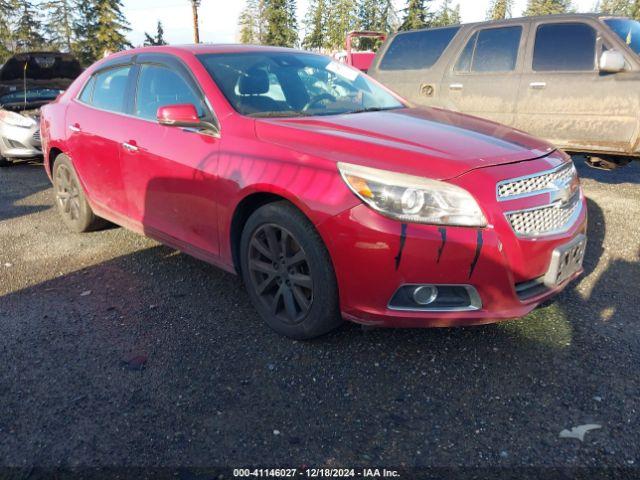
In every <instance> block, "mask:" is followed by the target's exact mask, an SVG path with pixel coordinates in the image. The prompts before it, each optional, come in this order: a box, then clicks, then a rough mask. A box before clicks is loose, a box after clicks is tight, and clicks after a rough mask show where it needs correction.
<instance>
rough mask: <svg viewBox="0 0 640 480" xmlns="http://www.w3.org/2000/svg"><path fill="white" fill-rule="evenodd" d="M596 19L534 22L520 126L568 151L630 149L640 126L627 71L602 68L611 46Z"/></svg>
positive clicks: (518, 108)
mask: <svg viewBox="0 0 640 480" xmlns="http://www.w3.org/2000/svg"><path fill="white" fill-rule="evenodd" d="M600 28H601V26H600V24H599V23H598V22H597V21H595V20H591V19H585V20H579V21H578V20H576V21H567V20H556V21H551V20H546V21H545V20H541V21H537V22H536V23H535V24H533V25H532V31H531V41H530V42H529V44H530V48H529V49H528V50H529V51H528V53H527V62H526V67H525V72H524V73H523V77H522V88H521V90H520V96H519V99H518V106H517V110H518V113H517V118H516V126H517V127H518V128H520V129H522V130H525V131H527V132H529V133H531V134H533V135H536V136H538V137H541V138H544V139H546V140H549V141H550V142H552V143H554V144H555V145H557V146H558V147H562V148H565V149H567V150H571V149H575V150H586V151H595V152H597V151H605V152H607V151H608V152H615V151H625V150H629V149H631V142H632V139H633V138H634V134H635V131H636V128H637V117H636V115H637V108H638V105H637V102H636V100H635V98H637V96H634V95H630V94H629V86H630V84H629V82H628V81H625V78H626V77H625V76H628V74H626V73H617V74H607V73H600V72H599V70H598V58H599V57H600V54H601V52H602V49H603V48H612V47H613V45H610V44H609V43H608V41H607V40H606V39H603V38H602V37H601V35H600V33H599V29H600Z"/></svg>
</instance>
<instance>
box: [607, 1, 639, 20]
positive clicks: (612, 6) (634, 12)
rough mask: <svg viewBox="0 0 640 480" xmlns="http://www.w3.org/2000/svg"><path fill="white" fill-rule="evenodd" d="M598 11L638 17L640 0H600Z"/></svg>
mask: <svg viewBox="0 0 640 480" xmlns="http://www.w3.org/2000/svg"><path fill="white" fill-rule="evenodd" d="M597 10H598V12H600V13H605V14H607V15H619V16H622V17H631V18H634V19H636V20H639V19H640V0H602V2H601V3H600V4H599V5H598V9H597Z"/></svg>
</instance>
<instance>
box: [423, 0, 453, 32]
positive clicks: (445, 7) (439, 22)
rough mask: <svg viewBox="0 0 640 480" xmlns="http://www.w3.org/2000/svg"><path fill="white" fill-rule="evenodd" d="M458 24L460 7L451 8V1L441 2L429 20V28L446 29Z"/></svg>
mask: <svg viewBox="0 0 640 480" xmlns="http://www.w3.org/2000/svg"><path fill="white" fill-rule="evenodd" d="M459 23H460V5H459V4H458V5H456V6H455V7H454V8H451V0H443V2H442V5H441V6H440V9H439V10H438V11H437V12H436V13H435V14H434V16H433V19H432V20H431V25H430V26H431V27H447V26H449V25H458V24H459Z"/></svg>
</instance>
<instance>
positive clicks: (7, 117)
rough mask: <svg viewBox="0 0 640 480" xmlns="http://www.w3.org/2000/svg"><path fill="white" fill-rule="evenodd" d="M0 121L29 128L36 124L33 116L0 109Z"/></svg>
mask: <svg viewBox="0 0 640 480" xmlns="http://www.w3.org/2000/svg"><path fill="white" fill-rule="evenodd" d="M0 122H4V123H6V124H8V125H13V126H14V127H23V128H31V127H33V126H35V125H36V121H35V120H34V119H33V118H30V117H25V116H24V115H20V114H19V113H15V112H10V111H9V110H0Z"/></svg>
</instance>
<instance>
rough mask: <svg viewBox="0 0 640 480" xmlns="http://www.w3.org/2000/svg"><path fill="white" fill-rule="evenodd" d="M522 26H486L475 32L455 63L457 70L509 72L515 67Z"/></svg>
mask: <svg viewBox="0 0 640 480" xmlns="http://www.w3.org/2000/svg"><path fill="white" fill-rule="evenodd" d="M521 36H522V27H521V26H514V27H503V28H488V29H486V30H481V31H480V32H476V33H475V34H474V35H473V36H472V37H471V38H470V39H469V41H468V42H467V45H466V46H465V47H464V50H463V51H462V53H461V54H460V58H459V59H458V62H457V63H456V66H455V70H456V71H457V72H469V71H471V72H511V71H513V70H515V68H516V62H517V61H518V50H519V47H520V37H521Z"/></svg>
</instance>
